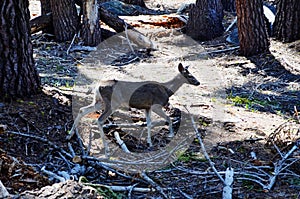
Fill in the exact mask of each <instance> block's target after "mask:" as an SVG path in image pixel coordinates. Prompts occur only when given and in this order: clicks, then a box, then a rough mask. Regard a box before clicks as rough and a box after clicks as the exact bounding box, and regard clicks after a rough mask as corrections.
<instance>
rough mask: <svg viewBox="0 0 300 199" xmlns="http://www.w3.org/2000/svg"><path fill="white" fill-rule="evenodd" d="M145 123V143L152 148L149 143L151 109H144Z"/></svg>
mask: <svg viewBox="0 0 300 199" xmlns="http://www.w3.org/2000/svg"><path fill="white" fill-rule="evenodd" d="M146 122H147V143H148V144H149V147H152V141H151V109H146Z"/></svg>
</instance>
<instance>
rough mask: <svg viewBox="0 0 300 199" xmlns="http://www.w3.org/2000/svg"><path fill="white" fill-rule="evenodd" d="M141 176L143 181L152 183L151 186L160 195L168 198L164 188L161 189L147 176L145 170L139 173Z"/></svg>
mask: <svg viewBox="0 0 300 199" xmlns="http://www.w3.org/2000/svg"><path fill="white" fill-rule="evenodd" d="M141 177H142V178H143V179H144V180H145V181H147V182H148V183H149V184H151V185H152V186H153V187H154V188H155V189H156V190H157V191H158V192H159V193H160V194H161V195H163V197H164V198H169V197H168V196H167V195H166V194H165V192H164V190H163V189H162V188H161V187H160V186H159V185H158V184H157V183H156V182H154V181H153V180H152V179H151V178H149V177H148V176H147V174H146V173H145V172H142V173H141Z"/></svg>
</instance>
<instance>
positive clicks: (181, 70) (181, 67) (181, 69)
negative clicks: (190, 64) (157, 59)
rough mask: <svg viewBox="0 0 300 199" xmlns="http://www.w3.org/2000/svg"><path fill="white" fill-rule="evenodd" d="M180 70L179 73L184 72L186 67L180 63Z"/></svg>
mask: <svg viewBox="0 0 300 199" xmlns="http://www.w3.org/2000/svg"><path fill="white" fill-rule="evenodd" d="M178 70H179V72H181V73H182V72H183V71H184V67H183V65H182V63H179V64H178Z"/></svg>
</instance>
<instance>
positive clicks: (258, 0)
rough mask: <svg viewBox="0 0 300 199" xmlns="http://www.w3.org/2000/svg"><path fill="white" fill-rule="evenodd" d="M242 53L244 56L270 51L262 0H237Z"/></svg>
mask: <svg viewBox="0 0 300 199" xmlns="http://www.w3.org/2000/svg"><path fill="white" fill-rule="evenodd" d="M236 11H237V18H238V20H237V22H238V30H239V40H240V53H241V54H242V55H244V56H251V55H257V54H260V53H264V52H269V40H268V35H267V31H266V26H265V22H264V15H263V4H262V0H251V1H249V0H236Z"/></svg>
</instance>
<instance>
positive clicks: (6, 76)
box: [0, 0, 40, 99]
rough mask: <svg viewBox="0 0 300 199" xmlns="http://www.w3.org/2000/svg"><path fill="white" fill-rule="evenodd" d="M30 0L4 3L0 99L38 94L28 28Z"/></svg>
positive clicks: (0, 14)
mask: <svg viewBox="0 0 300 199" xmlns="http://www.w3.org/2000/svg"><path fill="white" fill-rule="evenodd" d="M28 5H29V3H28V0H1V1H0V9H1V11H3V12H0V98H2V99H3V98H15V97H23V96H29V95H32V94H35V93H37V92H38V91H39V85H40V81H39V77H38V73H37V71H36V69H35V67H34V60H33V50H32V44H31V37H30V27H29V17H30V15H29V10H28Z"/></svg>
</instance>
